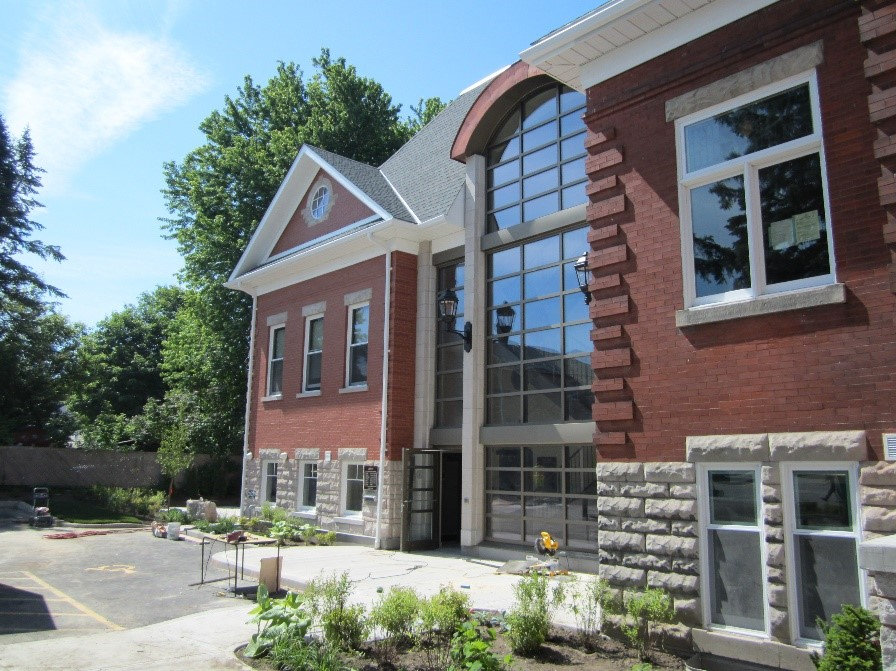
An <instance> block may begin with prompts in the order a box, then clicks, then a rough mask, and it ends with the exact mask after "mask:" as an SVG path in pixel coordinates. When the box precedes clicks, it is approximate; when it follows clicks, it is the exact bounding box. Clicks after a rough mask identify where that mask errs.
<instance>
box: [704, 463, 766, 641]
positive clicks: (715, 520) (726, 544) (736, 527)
mask: <svg viewBox="0 0 896 671" xmlns="http://www.w3.org/2000/svg"><path fill="white" fill-rule="evenodd" d="M702 473H703V482H702V486H703V487H705V491H706V496H704V497H702V500H703V501H704V505H705V506H706V507H707V508H706V509H705V510H704V513H703V515H702V518H703V519H704V520H706V526H705V531H704V542H705V553H704V554H705V556H706V557H707V559H706V562H707V566H706V568H705V569H704V576H705V583H704V589H705V590H707V591H708V595H709V599H708V603H707V605H706V614H705V615H706V619H707V622H708V623H709V624H711V625H713V626H716V627H726V628H727V627H731V628H736V629H744V630H749V631H754V632H757V633H763V634H764V633H765V631H766V626H765V623H766V617H765V609H766V603H767V598H766V595H765V584H766V579H765V573H764V566H765V561H764V559H763V558H764V556H765V548H764V538H763V533H762V500H761V498H760V495H759V482H760V478H759V468H758V467H755V468H749V469H744V468H726V467H723V468H719V469H716V468H707V469H706V470H704V471H703V472H702Z"/></svg>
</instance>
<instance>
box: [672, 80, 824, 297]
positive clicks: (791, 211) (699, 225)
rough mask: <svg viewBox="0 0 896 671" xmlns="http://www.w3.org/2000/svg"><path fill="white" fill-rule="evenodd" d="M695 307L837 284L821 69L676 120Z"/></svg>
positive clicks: (686, 260)
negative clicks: (819, 83) (820, 92)
mask: <svg viewBox="0 0 896 671" xmlns="http://www.w3.org/2000/svg"><path fill="white" fill-rule="evenodd" d="M676 131H677V146H678V169H679V176H680V183H679V187H680V188H679V198H680V207H681V222H682V259H683V267H684V279H685V282H684V285H685V302H686V307H691V306H698V305H704V304H708V303H719V302H726V301H743V300H749V299H754V298H757V297H759V296H762V295H765V294H772V293H779V292H783V291H793V290H797V289H806V288H809V287H814V286H820V285H824V284H831V283H833V282H834V261H833V245H832V239H831V230H830V218H829V215H828V212H829V208H828V206H827V193H826V191H827V186H826V176H825V162H824V149H823V147H822V132H821V119H820V112H819V103H818V90H817V83H816V79H815V75H814V73H806V74H803V75H800V76H796V77H791V78H789V79H786V80H784V81H782V82H778V83H776V84H773V85H770V86H766V87H764V88H761V89H758V90H756V91H754V92H752V93H749V94H746V95H743V96H740V97H738V98H735V99H734V100H731V101H728V102H726V103H724V104H722V105H717V106H715V107H712V108H710V109H708V110H703V111H701V112H697V113H695V114H692V115H690V116H687V117H684V118H682V119H678V120H677V121H676Z"/></svg>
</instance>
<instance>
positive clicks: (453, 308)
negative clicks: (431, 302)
mask: <svg viewBox="0 0 896 671" xmlns="http://www.w3.org/2000/svg"><path fill="white" fill-rule="evenodd" d="M436 305H437V306H438V308H439V321H440V322H442V323H443V324H444V325H445V331H446V332H448V333H456V334H457V335H459V336H460V337H461V338H463V339H464V352H469V351H470V350H471V349H473V325H472V324H471V323H470V322H467V323H465V324H464V330H463V331H456V330H454V322H455V321H456V320H457V294H456V293H454V292H453V291H452V290H451V289H445V291H440V292H439V295H438V297H437V298H436Z"/></svg>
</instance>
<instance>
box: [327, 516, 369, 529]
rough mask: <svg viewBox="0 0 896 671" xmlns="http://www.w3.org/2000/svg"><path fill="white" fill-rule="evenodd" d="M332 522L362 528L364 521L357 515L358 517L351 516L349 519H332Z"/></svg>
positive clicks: (344, 517)
mask: <svg viewBox="0 0 896 671" xmlns="http://www.w3.org/2000/svg"><path fill="white" fill-rule="evenodd" d="M333 521H334V522H336V524H354V525H355V526H359V527H360V526H364V520H363V519H362V518H361V516H360V515H358V516H354V515H352V516H350V517H346V516H343V517H334V518H333Z"/></svg>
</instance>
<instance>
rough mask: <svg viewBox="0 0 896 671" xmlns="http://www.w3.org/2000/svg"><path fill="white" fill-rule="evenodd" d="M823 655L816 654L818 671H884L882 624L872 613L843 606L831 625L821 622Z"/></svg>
mask: <svg viewBox="0 0 896 671" xmlns="http://www.w3.org/2000/svg"><path fill="white" fill-rule="evenodd" d="M818 627H819V628H820V629H821V631H822V632H823V633H824V654H823V655H821V656H819V655H818V654H814V655H813V656H812V661H813V662H814V663H815V668H817V669H818V671H881V669H882V668H883V662H882V660H881V650H880V621H879V620H878V619H877V617H875V616H874V614H873V613H871V612H870V611H867V610H865V609H864V608H860V607H858V606H850V605H849V604H844V605H843V609H842V610H841V611H840V612H839V613H837V614H835V615H833V616H832V617H831V621H830V623H826V622H824V621H823V620H821V619H820V618H819V620H818Z"/></svg>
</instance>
